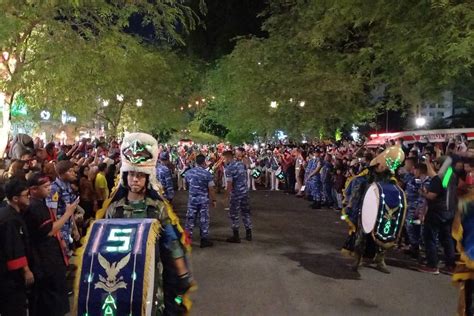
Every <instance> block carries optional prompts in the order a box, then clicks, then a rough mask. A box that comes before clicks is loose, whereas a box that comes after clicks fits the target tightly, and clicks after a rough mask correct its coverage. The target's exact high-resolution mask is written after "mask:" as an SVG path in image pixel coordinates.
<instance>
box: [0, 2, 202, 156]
mask: <svg viewBox="0 0 474 316" xmlns="http://www.w3.org/2000/svg"><path fill="white" fill-rule="evenodd" d="M137 14H138V15H140V16H141V17H142V20H143V23H144V24H150V25H152V26H153V27H154V29H155V33H156V34H158V36H159V38H160V39H161V41H162V42H164V41H168V42H173V43H183V40H182V34H184V33H185V32H187V31H188V30H190V29H192V28H193V27H194V26H195V21H196V15H195V13H194V12H193V11H192V10H191V9H190V8H189V7H187V6H186V5H185V4H183V3H182V2H181V1H169V0H160V1H153V2H151V1H146V0H139V1H116V2H115V1H114V2H111V1H105V0H103V1H93V2H87V1H70V2H67V1H66V2H61V1H59V2H57V1H46V2H33V1H2V2H1V4H0V48H1V51H2V52H3V53H2V58H0V64H1V65H2V66H1V67H2V68H0V73H1V74H2V80H1V82H0V91H3V92H4V96H5V98H4V99H5V100H4V103H5V105H4V111H3V113H4V115H3V123H4V124H3V136H5V135H8V134H7V133H8V131H9V129H10V127H9V125H10V105H11V104H12V102H13V100H14V99H15V96H16V95H17V94H18V93H22V94H23V95H25V97H26V98H27V100H29V101H30V103H31V104H34V105H36V106H49V107H53V109H54V110H56V111H58V108H57V107H63V106H64V104H63V103H64V102H66V103H67V106H68V107H71V109H72V110H73V111H74V110H76V111H77V110H79V109H81V108H82V107H83V106H84V105H86V104H90V103H92V102H93V101H92V100H96V98H97V92H98V91H95V89H94V87H95V86H96V85H98V86H101V87H104V86H107V87H108V88H109V89H107V92H110V90H111V86H113V85H112V84H111V83H110V80H112V81H114V80H115V78H113V77H110V76H109V73H107V72H106V73H100V75H99V76H96V75H97V74H98V72H97V70H98V69H104V70H110V69H111V67H112V68H113V67H116V68H118V67H121V66H122V63H121V62H122V61H121V60H120V59H121V58H124V59H126V58H129V57H130V56H136V55H137V54H138V53H139V52H140V49H141V48H140V43H139V41H138V40H137V39H136V38H134V37H133V36H132V35H130V34H127V33H125V32H124V30H125V28H126V27H127V26H128V24H129V21H130V19H131V18H132V17H133V16H134V15H137ZM178 30H180V32H181V33H180V32H178ZM114 63H115V65H114ZM107 66H108V67H109V68H107ZM143 66H144V65H143ZM116 68H115V69H116ZM127 69H128V70H130V68H127ZM84 79H87V80H84ZM120 79H123V76H122V77H121V78H120ZM107 80H109V82H108V83H105V81H107ZM122 83H123V82H122ZM117 86H119V85H117ZM120 88H122V87H120ZM124 93H125V92H124ZM61 97H62V98H61ZM55 105H57V106H55ZM6 138H7V137H1V138H0V139H2V140H5V139H6ZM0 145H1V146H0V148H2V149H3V148H5V146H4V145H5V144H0Z"/></svg>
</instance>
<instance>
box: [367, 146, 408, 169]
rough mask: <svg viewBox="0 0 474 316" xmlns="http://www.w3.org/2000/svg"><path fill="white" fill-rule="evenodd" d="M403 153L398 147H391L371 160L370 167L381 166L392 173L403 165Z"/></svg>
mask: <svg viewBox="0 0 474 316" xmlns="http://www.w3.org/2000/svg"><path fill="white" fill-rule="evenodd" d="M404 160H405V153H404V152H403V150H402V148H401V147H400V146H392V147H389V148H387V149H385V150H384V151H383V152H382V153H381V154H380V155H378V156H377V157H375V158H374V159H372V161H371V162H370V166H371V167H372V166H376V165H382V166H385V167H387V169H389V170H390V171H391V172H392V173H395V170H397V169H398V167H400V166H401V165H402V164H403V161H404Z"/></svg>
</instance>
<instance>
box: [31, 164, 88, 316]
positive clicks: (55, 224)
mask: <svg viewBox="0 0 474 316" xmlns="http://www.w3.org/2000/svg"><path fill="white" fill-rule="evenodd" d="M28 186H29V188H30V194H31V199H30V206H29V207H28V209H27V210H26V211H25V213H24V215H23V217H24V219H25V222H26V225H27V227H28V231H29V236H30V246H31V257H32V261H33V262H32V265H31V269H32V271H33V273H34V276H35V280H36V281H35V286H34V288H33V292H32V296H31V298H30V315H33V316H42V315H44V316H47V315H48V316H63V315H64V314H66V313H68V312H69V300H68V295H67V288H66V268H67V266H68V257H67V255H66V250H65V244H64V241H63V240H62V239H61V234H60V233H59V231H60V230H61V227H62V226H63V225H64V223H65V222H66V221H67V220H69V218H70V217H71V216H72V215H73V214H74V210H75V209H76V207H77V204H78V203H79V199H76V201H75V202H74V203H72V204H69V205H67V206H66V212H65V213H64V215H63V216H61V218H60V219H58V220H57V219H56V216H55V214H54V213H53V212H51V211H50V209H49V208H48V207H47V206H46V201H45V199H46V198H47V197H48V196H49V195H50V193H51V182H50V180H49V178H48V177H46V176H43V175H41V174H39V173H37V174H34V175H33V176H32V177H31V178H30V179H29V181H28Z"/></svg>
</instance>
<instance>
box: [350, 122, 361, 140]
mask: <svg viewBox="0 0 474 316" xmlns="http://www.w3.org/2000/svg"><path fill="white" fill-rule="evenodd" d="M351 137H352V139H353V140H355V141H356V142H358V141H359V140H360V133H359V128H358V127H357V126H355V125H352V133H351Z"/></svg>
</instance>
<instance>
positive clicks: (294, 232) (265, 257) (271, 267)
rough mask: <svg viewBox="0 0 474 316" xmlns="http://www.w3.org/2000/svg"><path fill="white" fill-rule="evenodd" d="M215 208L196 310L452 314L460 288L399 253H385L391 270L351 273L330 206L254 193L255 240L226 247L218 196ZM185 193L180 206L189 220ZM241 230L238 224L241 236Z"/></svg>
mask: <svg viewBox="0 0 474 316" xmlns="http://www.w3.org/2000/svg"><path fill="white" fill-rule="evenodd" d="M218 197H219V202H218V206H217V208H216V209H213V210H211V240H212V241H214V247H213V248H205V249H200V248H199V232H198V229H196V228H195V232H194V242H193V246H194V247H193V252H192V269H193V273H194V276H195V278H196V280H197V282H198V287H199V288H198V290H197V291H196V292H195V293H193V295H192V298H193V303H194V305H193V310H192V314H193V315H211V316H214V315H215V316H220V315H417V316H420V315H454V314H455V311H456V302H457V290H456V288H454V287H453V285H452V283H451V281H450V278H449V277H448V276H445V275H438V276H433V275H427V274H422V273H419V272H417V271H414V270H413V269H411V268H413V263H412V262H411V261H410V260H408V259H407V258H406V257H404V256H403V255H401V254H400V253H399V252H398V251H395V250H394V251H390V252H388V253H387V264H388V265H389V269H390V271H391V274H390V275H386V274H383V273H380V272H378V271H376V270H374V269H372V268H370V267H362V268H361V269H360V270H359V272H353V271H351V270H350V266H349V265H350V264H351V262H352V261H351V260H350V259H348V258H345V257H344V256H342V255H341V254H340V251H339V249H340V247H341V245H342V244H343V241H344V239H345V236H346V225H345V223H343V222H341V221H340V220H339V215H338V214H336V213H335V212H334V211H333V210H319V211H316V210H312V209H310V208H309V207H308V202H307V201H304V200H302V199H297V198H295V197H294V196H289V195H286V194H285V193H283V192H281V191H280V192H269V191H257V192H252V194H251V205H252V212H253V215H252V216H253V223H254V241H252V242H247V241H245V240H242V243H241V244H229V243H226V242H225V239H226V238H227V237H228V236H230V234H231V230H230V224H229V219H228V216H227V211H225V210H224V207H225V205H224V204H223V196H222V195H219V196H218ZM186 200H187V192H178V195H177V197H176V198H175V208H176V210H177V212H178V213H179V215H180V217H181V219H182V221H183V222H184V217H183V216H184V214H185V210H186ZM243 233H244V229H243V227H241V235H242V234H243Z"/></svg>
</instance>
